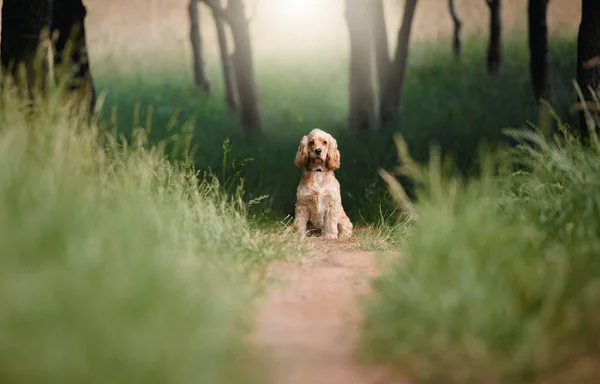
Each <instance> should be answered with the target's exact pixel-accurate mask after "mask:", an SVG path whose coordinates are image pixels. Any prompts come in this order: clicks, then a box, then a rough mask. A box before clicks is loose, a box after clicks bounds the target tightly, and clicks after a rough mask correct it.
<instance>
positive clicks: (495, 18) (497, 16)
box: [485, 0, 502, 76]
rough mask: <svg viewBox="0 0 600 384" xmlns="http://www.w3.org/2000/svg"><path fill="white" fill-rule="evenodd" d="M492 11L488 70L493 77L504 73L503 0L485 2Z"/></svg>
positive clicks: (486, 0) (487, 0)
mask: <svg viewBox="0 0 600 384" xmlns="http://www.w3.org/2000/svg"><path fill="white" fill-rule="evenodd" d="M485 2H486V4H487V5H488V8H489V9H490V41H489V44H488V53H487V70H488V73H489V74H490V75H492V76H495V75H499V74H501V73H502V0H485Z"/></svg>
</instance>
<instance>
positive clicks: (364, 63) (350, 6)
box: [345, 0, 375, 131]
mask: <svg viewBox="0 0 600 384" xmlns="http://www.w3.org/2000/svg"><path fill="white" fill-rule="evenodd" d="M345 3H346V21H347V24H348V31H349V35H350V78H349V91H350V108H349V112H350V115H349V124H350V129H352V130H355V131H371V130H373V129H375V104H374V103H375V99H374V91H373V65H372V59H373V55H372V41H371V38H370V37H371V36H372V34H371V23H369V22H368V20H367V21H365V15H366V14H368V11H369V9H368V3H367V1H365V0H346V1H345Z"/></svg>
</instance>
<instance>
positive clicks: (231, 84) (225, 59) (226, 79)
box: [213, 11, 240, 113]
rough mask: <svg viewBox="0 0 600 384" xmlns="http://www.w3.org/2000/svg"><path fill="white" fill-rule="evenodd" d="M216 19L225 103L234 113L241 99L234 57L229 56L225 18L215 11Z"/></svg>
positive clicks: (237, 109)
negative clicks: (234, 67)
mask: <svg viewBox="0 0 600 384" xmlns="http://www.w3.org/2000/svg"><path fill="white" fill-rule="evenodd" d="M213 17H214V19H215V28H216V30H217V39H218V41H219V53H220V56H221V71H222V73H223V84H224V88H225V104H226V105H227V108H228V109H229V111H230V112H232V113H237V112H238V111H239V108H240V105H239V99H238V93H237V85H236V82H235V78H234V76H235V74H234V73H233V67H232V63H231V61H232V59H231V57H230V56H229V48H228V44H227V31H226V29H225V28H226V25H225V23H224V22H223V19H222V18H221V17H219V15H217V14H216V13H215V12H214V11H213Z"/></svg>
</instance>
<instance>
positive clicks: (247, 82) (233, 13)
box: [227, 0, 262, 133]
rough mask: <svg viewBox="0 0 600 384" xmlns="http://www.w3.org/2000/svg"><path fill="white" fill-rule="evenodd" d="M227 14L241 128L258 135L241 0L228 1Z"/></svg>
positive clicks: (246, 23) (258, 119) (247, 32)
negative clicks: (231, 36) (232, 46)
mask: <svg viewBox="0 0 600 384" xmlns="http://www.w3.org/2000/svg"><path fill="white" fill-rule="evenodd" d="M227 12H228V14H229V25H230V27H231V32H232V35H233V43H234V46H235V50H234V53H233V68H234V71H235V81H236V83H237V87H238V95H239V101H240V118H241V122H242V127H243V128H244V130H245V131H246V132H249V133H260V131H261V126H262V118H261V115H260V107H259V102H258V91H257V89H256V81H255V79H254V62H253V58H252V41H251V39H250V22H249V20H248V19H247V18H246V13H245V10H244V3H243V1H242V0H229V6H228V10H227Z"/></svg>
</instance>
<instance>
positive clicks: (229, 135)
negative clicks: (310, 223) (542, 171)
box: [97, 36, 576, 223]
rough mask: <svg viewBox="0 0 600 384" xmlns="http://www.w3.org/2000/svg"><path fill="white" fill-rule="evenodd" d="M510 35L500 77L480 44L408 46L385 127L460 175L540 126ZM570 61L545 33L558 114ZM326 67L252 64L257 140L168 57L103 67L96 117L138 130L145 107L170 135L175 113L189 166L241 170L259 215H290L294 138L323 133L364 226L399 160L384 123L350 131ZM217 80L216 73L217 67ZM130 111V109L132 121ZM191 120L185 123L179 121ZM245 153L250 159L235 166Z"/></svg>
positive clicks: (352, 210) (337, 67)
mask: <svg viewBox="0 0 600 384" xmlns="http://www.w3.org/2000/svg"><path fill="white" fill-rule="evenodd" d="M507 40H508V41H507V44H506V47H505V54H506V63H505V73H504V76H503V77H502V78H499V79H491V78H489V77H488V75H487V74H486V72H485V65H484V63H485V48H484V45H483V44H482V41H481V40H478V39H470V40H469V41H468V42H467V44H466V47H465V53H464V57H463V58H462V60H461V62H456V61H454V60H453V59H452V58H451V57H450V56H449V55H448V54H447V53H446V52H445V51H443V50H441V49H440V47H439V44H437V43H436V44H434V43H430V44H425V43H423V44H421V45H417V46H415V47H414V49H413V55H412V56H411V60H410V68H409V71H408V78H407V84H406V88H405V92H404V95H405V96H404V107H403V109H404V114H403V116H402V119H401V121H399V123H398V124H397V126H395V127H392V128H393V129H392V131H394V132H401V133H402V135H403V136H404V137H405V139H406V140H407V142H408V144H409V146H410V148H411V151H412V153H413V154H414V156H415V158H416V159H417V160H419V161H426V160H427V157H428V152H429V146H430V144H431V143H438V144H439V145H440V146H441V148H442V150H443V151H444V153H448V154H451V155H452V156H453V158H454V160H455V163H456V169H457V170H460V171H464V172H468V171H470V170H471V169H472V168H473V166H476V156H475V155H476V153H477V150H478V145H480V144H481V143H482V142H487V143H488V144H489V145H491V146H495V145H498V144H502V143H503V142H504V139H503V138H502V135H501V129H503V128H506V127H518V126H522V125H524V124H525V123H526V121H528V120H529V121H533V122H537V109H536V103H535V102H534V100H533V97H532V95H531V92H532V91H531V89H530V85H529V75H528V70H527V68H528V64H527V51H526V45H525V42H523V41H518V40H517V39H516V37H514V36H512V37H509V38H508V39H507ZM575 57H576V55H575V46H574V40H573V38H572V37H570V38H562V39H560V38H556V39H554V40H553V44H552V71H553V72H552V73H553V76H552V79H553V84H554V90H555V103H554V105H555V106H556V108H557V109H558V110H559V111H560V113H561V115H563V116H566V117H569V114H568V112H567V108H568V107H569V106H570V105H571V104H572V101H573V100H574V95H575V94H574V91H573V90H572V88H571V80H572V78H573V76H574V73H575V67H574V61H575ZM328 63H329V64H328V65H327V66H325V67H316V66H315V65H311V63H310V62H309V61H308V60H307V59H305V58H298V60H297V61H295V62H294V64H293V65H292V64H286V63H279V64H277V65H272V66H269V67H268V68H266V67H263V66H260V65H259V68H264V69H263V70H262V71H260V72H259V73H258V74H257V78H258V83H259V84H260V92H261V100H262V107H263V115H264V121H265V124H264V131H265V135H264V137H263V138H260V139H255V140H252V139H248V138H246V137H244V136H243V135H241V134H240V130H239V127H238V125H237V123H236V121H235V120H234V119H233V118H231V117H229V116H227V113H226V111H225V109H224V106H223V102H222V97H221V95H220V89H218V83H217V84H216V86H217V90H216V92H215V93H216V94H215V95H211V96H206V95H200V94H198V93H197V92H196V91H195V89H194V88H193V86H192V85H191V83H192V79H191V74H190V73H189V71H188V70H187V69H188V63H181V62H179V63H173V64H171V65H172V66H171V67H169V68H168V70H167V69H165V68H161V69H160V70H156V71H153V70H152V69H147V70H146V71H142V72H141V73H138V74H137V75H134V76H132V75H130V74H129V73H124V74H122V75H119V74H118V73H119V72H118V71H115V72H113V73H114V74H111V72H110V71H107V69H104V70H103V72H104V71H107V74H106V75H102V76H97V84H98V87H99V88H100V89H107V90H109V93H108V97H107V99H106V106H107V108H105V110H104V113H105V114H104V116H105V117H106V119H107V120H110V114H111V108H115V109H116V116H117V118H116V120H115V122H116V124H117V125H118V127H119V129H120V130H127V129H129V127H134V126H138V125H141V126H144V125H146V116H147V113H148V111H149V109H150V113H151V117H152V118H151V121H152V132H151V138H152V139H153V140H161V139H164V138H165V135H171V134H172V131H169V132H168V133H167V131H166V130H165V127H166V126H169V124H170V123H169V122H171V125H174V124H172V116H173V114H174V113H178V114H179V115H178V116H179V118H178V120H177V121H178V122H179V123H178V124H176V127H175V128H174V129H175V130H176V131H177V129H178V128H180V127H181V126H182V125H183V130H184V131H185V130H186V129H188V132H192V130H193V140H192V143H193V145H194V146H195V147H196V153H195V163H196V165H197V166H198V167H199V168H201V169H212V170H214V171H218V172H217V173H218V174H219V175H220V176H221V177H222V178H223V175H224V178H227V177H228V176H232V175H234V174H235V173H236V170H238V171H240V174H241V175H242V176H243V178H244V180H245V191H246V193H247V194H246V199H254V198H257V197H260V196H265V195H268V198H267V199H265V200H263V201H262V202H261V204H259V205H256V208H259V209H258V211H260V213H261V214H265V212H266V211H270V212H271V213H272V214H273V215H272V216H274V217H283V216H285V215H289V214H293V209H294V202H295V188H296V185H297V183H298V180H299V177H300V170H298V169H296V168H295V167H294V165H293V156H294V154H295V150H296V148H297V146H298V142H299V140H300V138H301V137H302V135H303V134H305V133H306V132H308V131H309V130H310V129H312V128H313V127H320V128H322V129H325V130H326V131H329V132H331V133H332V134H334V135H335V136H336V137H337V138H338V141H339V143H340V149H341V153H342V167H341V169H340V170H339V171H338V172H337V173H336V174H337V175H338V177H339V179H340V182H341V184H342V186H343V188H342V198H343V200H344V204H345V206H346V207H347V211H348V212H349V214H350V216H351V218H352V219H353V220H354V221H357V222H367V223H373V222H376V221H378V220H380V219H381V217H382V215H383V216H386V215H388V214H389V211H390V209H391V206H390V205H389V204H387V202H388V200H389V199H388V198H387V192H386V188H385V186H384V184H383V182H382V181H381V179H380V178H379V176H378V175H377V169H378V168H379V167H389V166H391V165H393V164H394V162H395V161H396V154H395V152H394V147H393V141H392V140H391V134H392V132H391V131H390V130H384V131H380V132H377V133H374V134H368V135H363V136H361V137H357V136H356V135H354V134H352V133H350V132H348V130H347V125H346V99H347V97H346V83H345V82H346V76H347V73H346V70H345V64H344V63H343V61H341V60H340V61H339V62H338V63H337V64H335V63H332V61H330V62H328ZM288 73H293V74H294V76H289V75H286V74H288ZM214 75H215V76H213V78H218V73H216V74H214ZM324 84H326V85H325V86H324ZM315 95H317V96H315ZM132 111H139V112H138V113H137V114H138V115H139V116H138V117H136V114H135V113H133V112H132ZM189 119H193V122H192V123H191V124H187V125H186V124H184V122H185V121H187V120H189ZM111 124H112V123H111ZM226 140H229V142H230V149H231V152H230V153H229V154H228V156H227V158H226V159H225V158H224V156H223V155H224V151H223V149H222V146H223V143H224V142H225V141H226ZM245 159H252V161H250V162H248V163H247V164H246V165H245V166H243V167H241V168H240V162H242V161H244V160H245ZM224 160H226V161H225V167H224V166H223V164H224ZM233 160H236V163H235V166H233V164H232V162H233ZM224 168H225V169H224ZM255 212H256V210H255Z"/></svg>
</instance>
